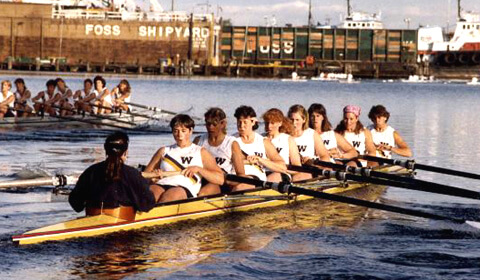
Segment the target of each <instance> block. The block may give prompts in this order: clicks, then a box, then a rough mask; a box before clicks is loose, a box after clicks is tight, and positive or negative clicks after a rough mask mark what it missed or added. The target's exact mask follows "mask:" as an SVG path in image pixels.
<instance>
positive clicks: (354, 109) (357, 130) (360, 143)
mask: <svg viewBox="0 0 480 280" xmlns="http://www.w3.org/2000/svg"><path fill="white" fill-rule="evenodd" d="M360 112H361V108H360V107H359V106H356V105H347V106H345V107H344V108H343V119H342V120H341V121H340V123H339V124H338V125H337V127H336V128H335V132H336V133H338V134H340V135H342V136H343V137H344V138H345V140H347V141H348V143H349V144H350V145H352V146H353V147H354V148H355V149H356V150H357V153H358V154H359V155H365V154H367V155H369V156H375V145H374V144H373V139H372V133H371V132H370V130H369V129H366V128H365V127H364V126H363V124H362V122H361V121H360V119H359V118H360ZM359 163H360V164H361V165H362V166H363V167H365V166H367V165H369V166H373V165H377V164H376V163H374V162H369V163H368V164H367V161H365V160H362V159H360V160H359Z"/></svg>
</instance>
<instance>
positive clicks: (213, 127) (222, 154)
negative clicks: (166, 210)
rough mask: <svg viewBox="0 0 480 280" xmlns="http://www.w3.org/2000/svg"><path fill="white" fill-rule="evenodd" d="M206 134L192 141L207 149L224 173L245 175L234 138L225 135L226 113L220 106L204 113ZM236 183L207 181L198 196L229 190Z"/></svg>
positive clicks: (240, 153)
mask: <svg viewBox="0 0 480 280" xmlns="http://www.w3.org/2000/svg"><path fill="white" fill-rule="evenodd" d="M204 116H205V126H206V127H207V134H204V135H202V136H198V137H196V138H195V140H193V143H195V144H197V145H199V146H201V147H203V148H205V149H207V151H208V152H210V154H212V156H213V157H214V158H215V162H216V163H217V165H218V166H219V167H220V168H221V169H222V171H223V172H224V173H225V174H236V175H240V176H242V175H245V168H244V166H243V156H242V151H241V150H240V145H239V144H238V143H237V142H236V141H235V140H236V138H235V137H233V136H229V135H227V115H226V114H225V112H224V111H223V110H222V109H220V108H210V109H209V110H208V111H207V112H206V113H205V115H204ZM235 185H236V183H233V182H225V183H224V185H223V186H219V185H216V184H212V183H208V184H206V185H205V186H203V187H202V188H201V189H200V192H199V193H198V196H204V195H211V194H217V193H220V192H222V191H223V192H230V191H231V188H232V186H235Z"/></svg>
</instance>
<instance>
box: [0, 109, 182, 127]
mask: <svg viewBox="0 0 480 280" xmlns="http://www.w3.org/2000/svg"><path fill="white" fill-rule="evenodd" d="M132 113H133V114H135V111H133V112H132ZM172 117H173V115H170V114H163V113H156V114H153V115H151V116H148V115H145V116H136V115H132V114H130V113H126V112H123V113H110V114H103V115H94V114H85V115H82V114H80V115H71V116H48V115H45V116H43V117H41V116H35V117H26V118H20V117H7V118H4V119H0V131H10V130H40V129H48V128H54V129H60V128H62V129H72V128H108V129H125V130H139V131H141V130H145V131H155V132H169V131H170V127H169V122H170V120H171V119H172Z"/></svg>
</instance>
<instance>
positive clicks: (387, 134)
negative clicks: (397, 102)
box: [368, 125, 395, 158]
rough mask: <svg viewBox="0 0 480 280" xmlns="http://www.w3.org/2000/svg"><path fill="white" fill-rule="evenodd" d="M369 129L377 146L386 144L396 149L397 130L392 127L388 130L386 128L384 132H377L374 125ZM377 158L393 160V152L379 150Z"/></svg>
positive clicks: (388, 127)
mask: <svg viewBox="0 0 480 280" xmlns="http://www.w3.org/2000/svg"><path fill="white" fill-rule="evenodd" d="M368 128H369V129H370V131H371V132H372V139H373V143H374V144H375V145H380V144H384V145H389V146H392V147H395V137H394V136H393V133H394V132H395V129H393V128H392V127H391V126H387V128H385V130H384V131H382V132H379V131H377V130H376V129H375V127H374V126H373V125H371V126H369V127H368ZM377 157H383V158H391V157H392V152H390V151H378V150H377Z"/></svg>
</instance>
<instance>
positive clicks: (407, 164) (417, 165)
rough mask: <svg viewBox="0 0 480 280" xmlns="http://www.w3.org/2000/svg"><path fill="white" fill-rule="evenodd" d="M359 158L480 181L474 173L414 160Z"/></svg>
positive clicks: (478, 176) (479, 176) (365, 156)
mask: <svg viewBox="0 0 480 280" xmlns="http://www.w3.org/2000/svg"><path fill="white" fill-rule="evenodd" d="M360 157H361V158H362V159H365V160H368V161H374V162H378V163H384V164H392V165H399V166H402V167H405V168H408V169H411V170H415V169H420V170H425V171H430V172H435V173H441V174H447V175H453V176H459V177H465V178H470V179H477V180H480V174H475V173H470V172H465V171H459V170H454V169H448V168H443V167H438V166H432V165H426V164H421V163H416V162H415V161H414V160H410V159H409V160H404V159H388V158H380V157H374V156H368V155H362V156H360Z"/></svg>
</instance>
